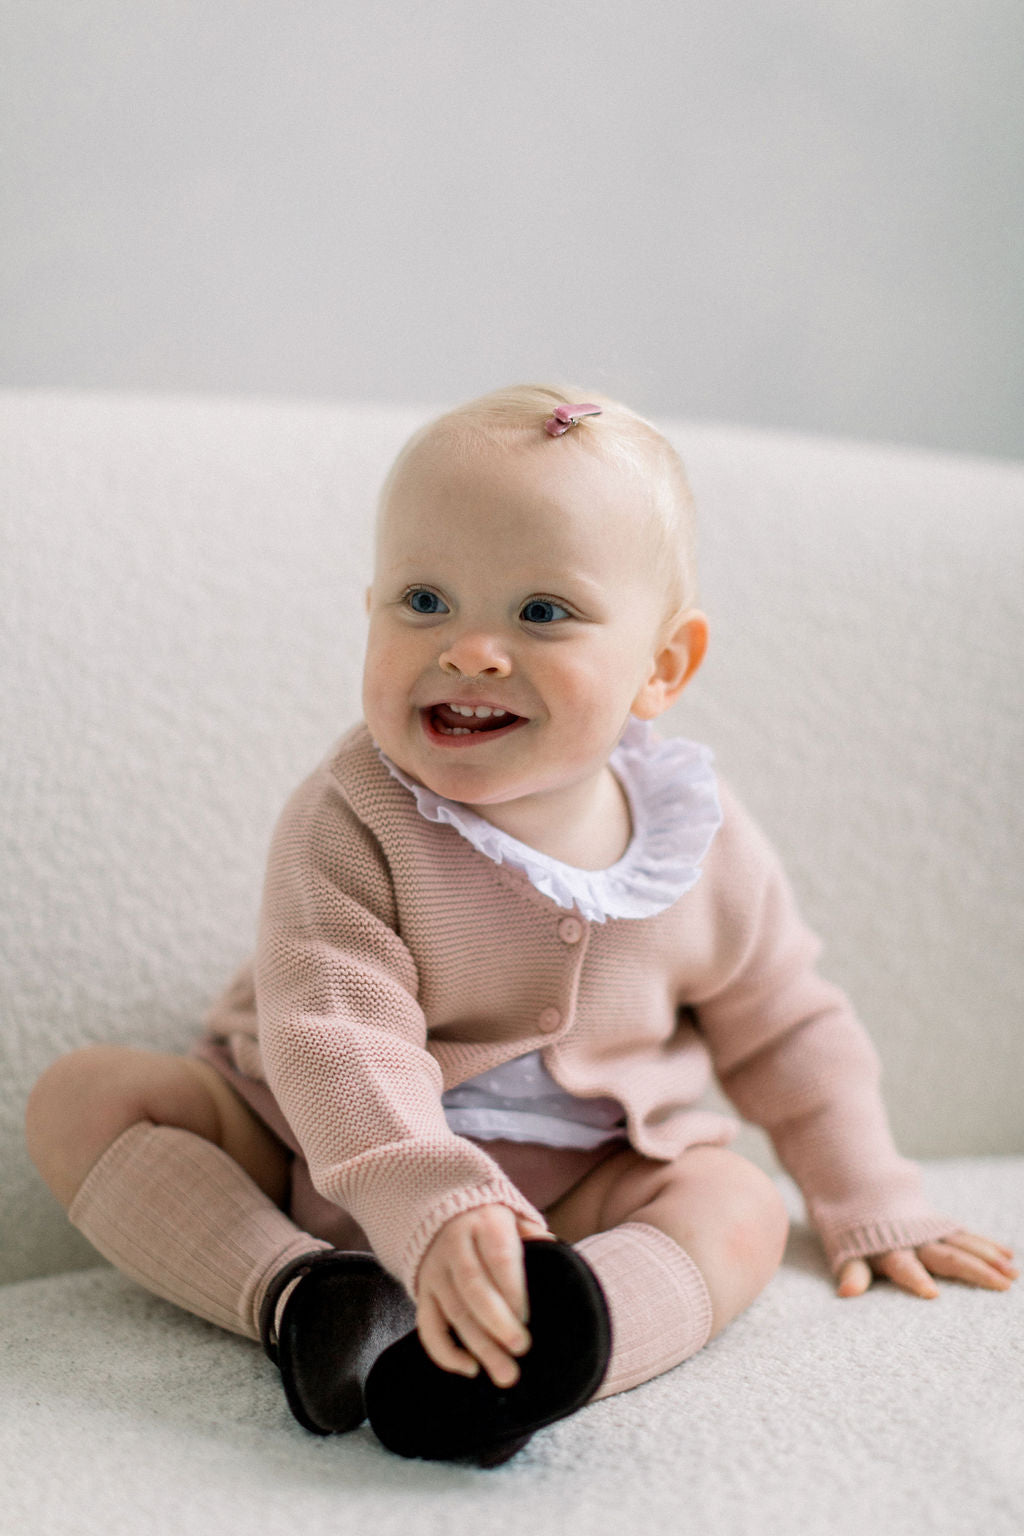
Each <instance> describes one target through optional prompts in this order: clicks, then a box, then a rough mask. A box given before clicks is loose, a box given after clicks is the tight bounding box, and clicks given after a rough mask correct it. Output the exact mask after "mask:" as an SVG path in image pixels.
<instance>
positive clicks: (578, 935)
mask: <svg viewBox="0 0 1024 1536" xmlns="http://www.w3.org/2000/svg"><path fill="white" fill-rule="evenodd" d="M558 937H559V938H560V939H561V941H562V943H563V944H578V943H579V941H580V939H582V937H583V924H582V923H581V922H580V921H579V919H578V918H576V917H563V918H562V921H561V922H560V923H559V925H558Z"/></svg>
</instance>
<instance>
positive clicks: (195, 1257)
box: [68, 1120, 331, 1339]
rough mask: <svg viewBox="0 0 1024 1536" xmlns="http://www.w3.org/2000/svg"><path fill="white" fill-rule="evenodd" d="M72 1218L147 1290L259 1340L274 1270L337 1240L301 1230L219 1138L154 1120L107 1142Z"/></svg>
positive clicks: (78, 1197) (72, 1208) (74, 1204)
mask: <svg viewBox="0 0 1024 1536" xmlns="http://www.w3.org/2000/svg"><path fill="white" fill-rule="evenodd" d="M68 1218H69V1220H70V1221H71V1223H72V1225H73V1226H76V1227H77V1228H78V1229H79V1231H80V1232H83V1233H84V1234H85V1236H86V1237H87V1238H88V1239H89V1241H90V1243H92V1245H93V1247H94V1248H96V1249H98V1250H99V1252H100V1253H101V1254H102V1255H103V1257H104V1258H105V1259H109V1260H110V1262H111V1263H112V1264H113V1265H115V1266H116V1268H117V1269H119V1270H121V1272H122V1273H123V1274H126V1275H128V1276H129V1277H130V1278H131V1279H133V1280H137V1281H138V1282H139V1284H140V1285H143V1286H145V1288H146V1289H147V1290H149V1291H153V1292H154V1293H155V1294H156V1295H157V1296H162V1297H163V1298H164V1300H165V1301H172V1302H174V1303H175V1304H176V1305H177V1306H179V1307H184V1308H185V1310H186V1311H188V1312H193V1313H195V1314H196V1316H198V1317H203V1318H205V1319H206V1320H207V1322H210V1323H216V1324H217V1325H218V1326H219V1327H221V1328H227V1329H230V1331H231V1332H232V1333H241V1334H244V1335H245V1336H246V1337H247V1338H250V1339H258V1338H259V1336H260V1333H259V1315H260V1306H261V1303H262V1301H263V1297H264V1295H265V1294H266V1290H267V1287H268V1285H269V1284H270V1281H271V1280H272V1279H273V1277H274V1276H275V1275H276V1274H277V1273H278V1272H279V1271H280V1270H281V1269H283V1267H284V1266H285V1264H287V1263H288V1262H289V1261H290V1260H291V1259H294V1258H298V1257H299V1255H300V1254H304V1253H312V1252H313V1251H314V1250H315V1249H319V1248H329V1247H330V1246H331V1245H330V1243H325V1242H323V1241H322V1240H321V1239H319V1238H315V1237H310V1236H309V1235H308V1233H305V1232H302V1231H300V1229H299V1228H298V1227H297V1226H296V1225H295V1224H294V1222H292V1221H289V1219H288V1217H287V1216H285V1215H284V1214H283V1212H281V1211H280V1210H278V1208H277V1206H276V1205H274V1203H273V1201H272V1200H270V1199H268V1198H267V1196H266V1195H265V1194H264V1193H263V1191H262V1190H261V1189H260V1188H259V1186H258V1185H257V1184H255V1183H254V1182H253V1181H252V1179H250V1177H249V1175H248V1174H247V1173H246V1172H245V1171H244V1170H243V1169H242V1168H241V1167H239V1165H238V1164H237V1163H236V1162H235V1161H234V1160H233V1159H232V1158H230V1157H229V1156H228V1155H227V1153H226V1152H222V1151H221V1149H220V1147H217V1146H215V1145H214V1144H213V1142H211V1141H204V1140H203V1138H202V1137H201V1136H194V1135H193V1134H192V1132H191V1131H183V1130H179V1129H178V1128H177V1127H176V1126H169V1125H152V1124H151V1123H150V1122H149V1121H148V1120H144V1121H140V1122H139V1124H137V1125H133V1126H131V1127H130V1128H129V1129H128V1130H127V1131H125V1132H124V1133H123V1135H121V1136H119V1137H118V1139H117V1140H116V1141H115V1142H114V1143H113V1144H112V1145H111V1146H110V1147H108V1148H107V1150H106V1152H104V1154H103V1156H102V1157H101V1158H100V1159H99V1161H98V1162H97V1163H96V1164H95V1166H94V1167H93V1168H92V1169H91V1171H90V1172H89V1174H88V1176H87V1177H86V1180H85V1182H84V1184H83V1185H82V1187H81V1189H80V1190H79V1191H78V1194H77V1195H76V1196H75V1198H74V1200H73V1201H72V1203H71V1206H70V1209H69V1211H68Z"/></svg>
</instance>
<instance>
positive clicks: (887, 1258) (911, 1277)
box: [871, 1248, 939, 1301]
mask: <svg viewBox="0 0 1024 1536" xmlns="http://www.w3.org/2000/svg"><path fill="white" fill-rule="evenodd" d="M871 1262H872V1264H873V1265H874V1267H875V1269H877V1271H878V1273H879V1274H881V1275H885V1277H886V1279H887V1280H891V1281H892V1282H893V1284H894V1285H898V1286H901V1287H902V1289H903V1290H905V1291H910V1292H911V1294H912V1295H914V1296H924V1297H927V1299H928V1300H929V1301H933V1300H934V1299H935V1297H936V1296H937V1295H938V1294H939V1290H938V1286H937V1285H936V1284H935V1281H934V1280H933V1279H932V1277H931V1275H930V1274H929V1273H928V1271H927V1270H926V1269H925V1267H924V1265H923V1264H922V1263H921V1260H920V1259H919V1258H918V1257H917V1255H916V1254H915V1253H913V1252H912V1251H911V1249H909V1248H896V1249H894V1250H893V1251H892V1252H891V1253H880V1254H876V1255H875V1256H874V1258H873V1259H872V1261H871Z"/></svg>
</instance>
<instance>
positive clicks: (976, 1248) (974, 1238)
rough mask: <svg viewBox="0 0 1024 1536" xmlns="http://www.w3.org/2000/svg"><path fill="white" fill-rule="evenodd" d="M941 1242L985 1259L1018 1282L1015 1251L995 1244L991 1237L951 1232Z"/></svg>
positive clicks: (974, 1233)
mask: <svg viewBox="0 0 1024 1536" xmlns="http://www.w3.org/2000/svg"><path fill="white" fill-rule="evenodd" d="M940 1241H941V1243H942V1244H943V1246H946V1247H950V1248H962V1249H963V1250H964V1252H965V1253H973V1254H974V1256H975V1257H976V1258H979V1259H984V1260H985V1261H986V1262H987V1263H989V1264H991V1265H992V1266H993V1268H994V1269H997V1270H999V1271H1001V1273H1002V1274H1004V1275H1009V1277H1010V1279H1011V1280H1016V1278H1017V1276H1018V1274H1019V1273H1020V1272H1019V1270H1018V1269H1017V1268H1016V1266H1015V1265H1014V1262H1013V1249H1012V1248H1006V1247H1004V1245H1003V1244H1002V1243H995V1242H993V1241H992V1239H991V1238H990V1237H981V1236H979V1234H978V1233H977V1232H951V1233H950V1234H949V1236H948V1237H944V1238H941V1239H940Z"/></svg>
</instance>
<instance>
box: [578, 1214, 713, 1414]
mask: <svg viewBox="0 0 1024 1536" xmlns="http://www.w3.org/2000/svg"><path fill="white" fill-rule="evenodd" d="M573 1246H574V1247H575V1248H576V1250H577V1252H579V1253H581V1254H582V1255H583V1257H584V1258H585V1259H586V1261H587V1263H588V1264H589V1265H590V1267H591V1269H593V1271H594V1273H595V1274H596V1276H597V1278H598V1280H599V1281H600V1282H601V1287H602V1289H603V1290H604V1293H605V1298H606V1300H607V1302H608V1310H609V1312H610V1313H611V1321H612V1356H611V1360H610V1361H609V1363H608V1371H607V1373H606V1375H605V1378H604V1380H603V1381H602V1383H601V1385H600V1387H599V1388H598V1389H597V1391H596V1392H595V1393H594V1399H593V1400H594V1401H595V1402H596V1401H597V1400H598V1398H602V1397H611V1396H612V1394H613V1393H615V1392H625V1391H628V1389H629V1388H630V1387H638V1386H639V1385H640V1383H641V1382H643V1381H650V1380H651V1378H652V1376H660V1375H661V1373H662V1372H663V1371H667V1370H670V1369H671V1367H672V1366H673V1365H678V1364H679V1362H680V1361H681V1360H687V1359H689V1357H690V1355H695V1354H696V1353H697V1351H698V1350H699V1349H702V1348H703V1347H704V1345H705V1344H706V1343H707V1341H708V1337H709V1335H710V1333H711V1297H710V1296H709V1295H708V1288H707V1286H706V1285H705V1283H704V1276H703V1275H702V1274H701V1272H700V1270H699V1269H698V1268H697V1266H696V1264H695V1263H694V1262H693V1260H692V1259H691V1258H690V1256H689V1254H688V1253H686V1252H685V1251H684V1250H683V1249H682V1248H680V1247H679V1244H678V1243H674V1242H673V1241H672V1239H671V1238H670V1237H669V1236H668V1235H667V1234H666V1233H664V1232H662V1231H660V1230H659V1228H657V1227H651V1226H648V1225H647V1223H646V1222H641V1221H627V1222H623V1223H622V1225H621V1226H618V1227H610V1228H609V1229H608V1231H606V1232H596V1233H595V1234H594V1235H593V1237H585V1238H583V1239H582V1241H580V1242H578V1243H574V1244H573Z"/></svg>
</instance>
